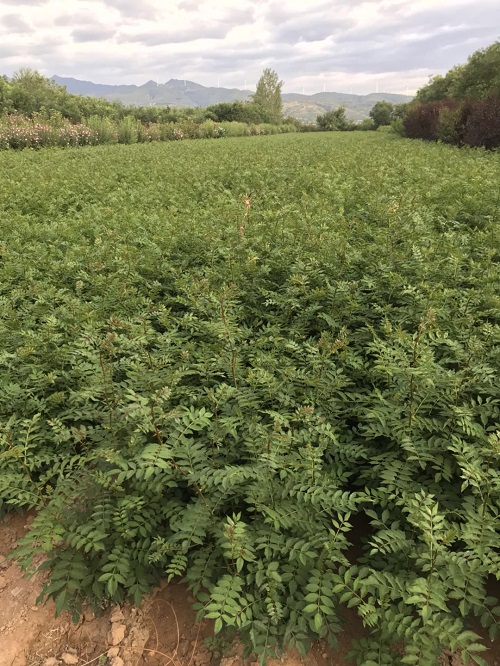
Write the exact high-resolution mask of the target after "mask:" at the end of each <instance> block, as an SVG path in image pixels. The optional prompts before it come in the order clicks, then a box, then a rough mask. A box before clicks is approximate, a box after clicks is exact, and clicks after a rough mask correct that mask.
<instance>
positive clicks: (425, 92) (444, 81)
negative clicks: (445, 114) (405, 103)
mask: <svg viewBox="0 0 500 666" xmlns="http://www.w3.org/2000/svg"><path fill="white" fill-rule="evenodd" d="M464 67H465V66H464V65H457V66H456V67H453V68H452V69H450V71H449V72H447V73H446V74H445V76H439V75H438V76H434V77H433V78H431V80H430V81H429V83H428V84H427V85H425V86H423V87H422V88H420V90H418V91H417V94H416V96H415V99H416V100H417V101H418V102H440V101H441V100H442V99H448V98H450V97H451V98H453V97H454V93H453V90H454V89H455V88H456V86H457V85H458V82H459V81H460V79H461V77H462V74H463V71H464Z"/></svg>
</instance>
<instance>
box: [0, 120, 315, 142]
mask: <svg viewBox="0 0 500 666" xmlns="http://www.w3.org/2000/svg"><path fill="white" fill-rule="evenodd" d="M300 125H301V123H299V124H298V125H297V123H296V122H292V121H290V122H288V121H287V122H283V123H281V124H279V125H271V124H269V123H260V124H248V123H242V122H236V121H224V122H215V121H213V120H205V121H203V122H195V121H193V120H184V121H180V122H176V123H173V122H171V123H142V122H140V121H139V120H136V119H135V118H134V117H133V116H125V117H124V118H122V119H121V120H111V119H110V118H101V117H100V116H91V117H90V118H87V119H85V120H84V122H81V123H71V122H69V121H68V120H67V119H65V118H64V117H63V116H62V115H61V114H60V113H58V112H57V111H53V112H51V113H48V114H38V113H37V114H33V118H27V117H26V116H20V115H14V114H12V115H8V116H4V118H3V119H2V118H0V150H6V149H14V150H22V149H23V148H31V149H38V148H47V147H54V146H58V147H61V148H65V147H69V146H73V147H75V146H97V145H100V144H110V143H111V144H113V143H127V144H130V143H148V142H151V141H179V140H181V139H221V138H224V137H235V136H257V135H264V134H282V133H285V132H296V131H298V130H300V129H302V128H301V127H300Z"/></svg>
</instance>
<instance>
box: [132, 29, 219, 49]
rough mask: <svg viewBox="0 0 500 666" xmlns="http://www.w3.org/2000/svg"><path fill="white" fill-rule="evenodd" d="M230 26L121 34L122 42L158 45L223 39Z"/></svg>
mask: <svg viewBox="0 0 500 666" xmlns="http://www.w3.org/2000/svg"><path fill="white" fill-rule="evenodd" d="M229 30H230V28H228V27H227V26H225V25H213V26H209V27H206V26H204V27H203V28H201V29H200V28H199V27H194V28H192V29H187V30H178V31H172V32H170V31H166V30H160V31H153V32H143V33H142V34H137V33H136V34H134V33H132V34H124V35H121V36H120V41H121V42H139V43H140V44H144V45H146V46H158V45H160V44H183V43H190V42H195V41H197V40H199V39H223V38H224V37H225V36H226V34H227V33H228V31H229Z"/></svg>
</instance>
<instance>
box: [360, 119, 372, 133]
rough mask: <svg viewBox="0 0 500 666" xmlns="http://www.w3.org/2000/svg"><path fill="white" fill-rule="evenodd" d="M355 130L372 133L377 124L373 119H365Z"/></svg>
mask: <svg viewBox="0 0 500 666" xmlns="http://www.w3.org/2000/svg"><path fill="white" fill-rule="evenodd" d="M355 129H356V130H358V131H359V132H371V131H373V130H374V129H375V123H374V122H373V120H372V119H371V118H364V119H363V120H361V121H360V122H359V123H357V124H356V126H355Z"/></svg>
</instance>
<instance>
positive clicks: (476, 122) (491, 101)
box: [463, 96, 500, 150]
mask: <svg viewBox="0 0 500 666" xmlns="http://www.w3.org/2000/svg"><path fill="white" fill-rule="evenodd" d="M463 141H464V143H466V144H467V145H469V146H473V147H481V146H482V147H484V148H487V149H488V150H492V149H493V148H500V97H499V96H491V97H487V98H486V99H484V100H481V101H471V102H468V103H467V113H466V114H465V113H464V127H463Z"/></svg>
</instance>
